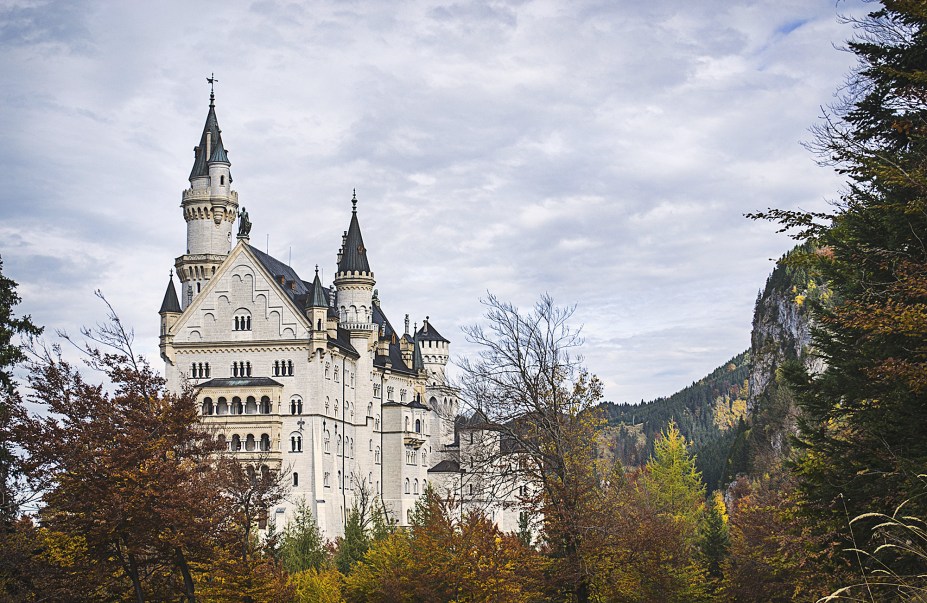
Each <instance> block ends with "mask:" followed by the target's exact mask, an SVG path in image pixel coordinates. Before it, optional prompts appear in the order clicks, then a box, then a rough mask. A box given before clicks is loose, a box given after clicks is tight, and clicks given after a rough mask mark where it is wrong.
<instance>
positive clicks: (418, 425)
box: [415, 419, 422, 433]
mask: <svg viewBox="0 0 927 603" xmlns="http://www.w3.org/2000/svg"><path fill="white" fill-rule="evenodd" d="M415 433H422V420H421V419H415Z"/></svg>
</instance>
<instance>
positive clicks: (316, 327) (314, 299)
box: [306, 265, 328, 350]
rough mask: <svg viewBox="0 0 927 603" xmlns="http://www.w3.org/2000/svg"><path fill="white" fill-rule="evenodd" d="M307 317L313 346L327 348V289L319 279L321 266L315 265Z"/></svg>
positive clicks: (308, 299) (307, 305) (307, 303)
mask: <svg viewBox="0 0 927 603" xmlns="http://www.w3.org/2000/svg"><path fill="white" fill-rule="evenodd" d="M306 318H308V319H309V324H310V325H311V326H310V327H309V329H310V330H309V333H310V335H309V337H310V339H311V340H312V342H313V348H321V349H322V350H324V349H325V345H326V342H327V341H328V304H327V303H326V302H325V290H324V288H323V287H322V281H321V280H319V267H318V265H317V266H316V267H315V280H313V281H312V291H310V292H309V297H308V298H307V301H306Z"/></svg>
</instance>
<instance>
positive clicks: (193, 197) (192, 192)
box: [183, 187, 238, 203]
mask: <svg viewBox="0 0 927 603" xmlns="http://www.w3.org/2000/svg"><path fill="white" fill-rule="evenodd" d="M214 196H215V195H214V194H213V191H212V187H206V188H198V189H195V188H188V189H186V190H185V191H184V192H183V202H187V201H208V200H209V199H211V198H212V197H214ZM223 196H224V195H223ZM228 196H229V199H231V200H232V202H233V203H238V191H232V190H230V191H229V192H228Z"/></svg>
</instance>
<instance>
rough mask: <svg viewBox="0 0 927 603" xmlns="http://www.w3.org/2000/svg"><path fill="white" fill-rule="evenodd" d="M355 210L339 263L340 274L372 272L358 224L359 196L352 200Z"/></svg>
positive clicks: (352, 211) (352, 212)
mask: <svg viewBox="0 0 927 603" xmlns="http://www.w3.org/2000/svg"><path fill="white" fill-rule="evenodd" d="M352 203H353V204H354V209H352V210H351V225H350V226H348V234H347V235H346V237H345V240H344V247H343V248H342V249H341V261H340V262H338V272H370V264H369V263H367V248H366V247H364V237H362V236H361V231H360V224H358V222H357V196H355V197H354V199H352Z"/></svg>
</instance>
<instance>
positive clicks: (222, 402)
mask: <svg viewBox="0 0 927 603" xmlns="http://www.w3.org/2000/svg"><path fill="white" fill-rule="evenodd" d="M216 414H217V415H227V414H229V403H228V401H226V399H225V398H219V400H218V401H217V403H216Z"/></svg>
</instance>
